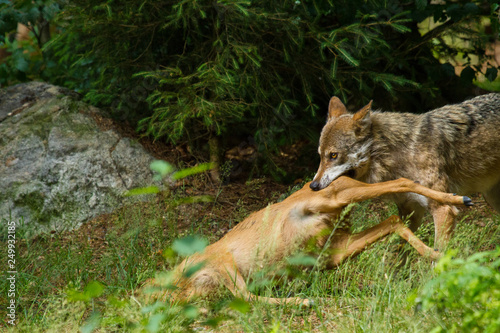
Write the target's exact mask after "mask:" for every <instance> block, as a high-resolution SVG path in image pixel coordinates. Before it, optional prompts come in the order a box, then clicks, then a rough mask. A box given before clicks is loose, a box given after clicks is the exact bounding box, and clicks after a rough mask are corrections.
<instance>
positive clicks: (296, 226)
mask: <svg viewBox="0 0 500 333" xmlns="http://www.w3.org/2000/svg"><path fill="white" fill-rule="evenodd" d="M309 185H310V184H309V183H308V184H306V185H305V186H304V187H303V188H302V189H301V190H299V191H297V192H295V193H294V194H292V195H291V196H289V197H288V198H287V199H285V200H284V201H282V202H280V203H276V204H273V205H269V206H268V207H266V208H264V209H262V210H260V211H258V212H254V213H252V214H250V216H248V217H247V218H246V219H245V220H244V221H243V222H241V223H239V224H238V225H237V226H236V227H235V228H233V229H232V230H231V231H230V232H229V233H227V234H226V235H225V236H224V237H223V238H222V239H220V240H219V241H218V242H216V243H214V244H212V245H210V246H208V247H207V248H206V249H205V250H204V251H203V252H202V253H197V254H195V255H193V256H191V257H189V258H187V259H185V260H184V261H183V262H182V263H181V264H180V265H179V266H177V267H176V268H175V269H174V271H173V284H174V285H175V286H176V287H177V289H176V290H174V291H162V292H160V293H156V294H155V295H153V297H155V298H162V299H163V300H170V301H177V300H179V301H186V300H189V299H191V298H193V297H196V296H205V295H210V294H212V293H214V291H215V290H216V289H217V288H218V287H219V285H221V284H222V285H224V286H226V287H227V288H228V289H229V290H230V291H231V292H232V293H233V294H234V295H237V296H240V297H244V298H246V299H250V300H255V299H256V300H261V301H265V302H268V303H281V302H292V303H297V304H304V305H308V304H309V301H308V300H304V299H299V298H294V297H292V298H284V299H281V298H268V297H259V296H255V295H252V294H251V293H249V292H248V290H247V287H246V280H247V278H248V277H250V276H251V275H252V273H253V272H256V271H259V270H262V268H264V267H272V266H273V265H276V264H280V263H282V262H283V260H284V259H285V258H286V257H288V256H290V255H291V254H293V253H294V252H295V251H297V250H298V249H299V248H301V247H302V246H304V244H305V243H306V242H307V241H309V240H311V239H312V238H313V237H317V236H318V235H320V234H321V235H324V234H325V231H326V230H332V228H333V226H334V222H335V220H336V219H337V218H338V217H339V215H340V213H341V211H342V209H343V208H344V207H345V206H347V205H348V204H350V203H352V202H358V201H362V200H366V199H370V198H374V197H377V196H380V195H383V194H387V193H399V192H409V191H411V192H415V193H419V194H421V195H425V196H428V197H430V198H432V199H434V200H436V201H438V202H441V203H447V204H453V205H461V204H463V202H464V197H460V196H453V195H452V194H446V193H441V192H437V191H434V190H430V189H428V188H426V187H423V186H421V185H418V184H416V183H414V182H412V181H410V180H407V179H398V180H394V181H389V182H385V183H378V184H365V183H362V182H359V181H356V180H353V179H351V178H348V177H340V178H338V179H337V180H336V181H334V182H333V183H332V184H331V185H330V186H328V187H327V188H326V189H325V190H323V191H319V192H314V191H312V190H311V189H310V188H309ZM390 233H398V234H399V235H400V236H402V237H403V238H404V239H406V240H407V241H409V242H410V244H411V245H412V246H413V247H414V248H415V249H417V251H418V252H419V253H420V254H422V255H426V256H429V257H431V258H437V255H438V253H436V252H435V251H433V250H432V249H430V248H429V247H427V246H426V245H425V244H423V243H422V242H421V241H420V240H419V239H418V238H417V237H416V236H415V235H413V233H412V232H411V231H410V230H409V229H408V228H407V227H405V226H404V224H403V223H402V222H401V220H400V219H399V218H398V217H397V216H392V217H390V218H389V219H387V220H386V221H384V222H382V223H380V224H379V225H377V226H375V227H372V228H370V229H368V230H365V231H363V232H361V233H359V234H352V233H350V232H349V230H348V229H341V230H336V231H335V232H334V234H333V235H332V236H331V245H330V248H331V249H332V250H333V251H332V253H334V255H332V256H331V257H330V259H329V264H330V266H336V265H338V264H339V263H340V262H341V261H342V260H344V259H346V258H347V257H349V256H352V255H354V254H357V253H359V252H361V251H362V250H363V249H364V248H365V247H367V246H368V245H370V244H372V243H373V242H376V241H377V240H378V239H380V238H381V237H383V236H386V235H388V234H390ZM327 238H328V235H326V236H320V237H319V238H318V240H317V242H318V245H319V246H323V245H324V244H325V242H326V240H327ZM199 263H203V264H204V265H203V267H202V268H201V269H199V270H198V271H196V273H194V274H193V275H192V276H190V277H186V276H185V275H184V274H183V272H185V271H186V269H188V268H189V267H192V265H196V264H199ZM148 284H149V285H151V284H152V285H159V284H161V282H160V281H155V280H153V281H151V282H149V283H148Z"/></svg>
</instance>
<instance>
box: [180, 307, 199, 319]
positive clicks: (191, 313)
mask: <svg viewBox="0 0 500 333" xmlns="http://www.w3.org/2000/svg"><path fill="white" fill-rule="evenodd" d="M182 314H183V315H184V316H185V317H186V318H189V319H196V317H198V315H199V314H200V311H199V310H198V308H197V307H196V306H194V305H191V304H187V305H184V307H183V308H182Z"/></svg>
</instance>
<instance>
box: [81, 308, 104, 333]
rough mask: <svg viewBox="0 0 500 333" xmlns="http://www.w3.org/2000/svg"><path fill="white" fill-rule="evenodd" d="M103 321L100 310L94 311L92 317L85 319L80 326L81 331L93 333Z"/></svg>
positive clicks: (82, 332)
mask: <svg viewBox="0 0 500 333" xmlns="http://www.w3.org/2000/svg"><path fill="white" fill-rule="evenodd" d="M100 323H101V315H100V314H99V313H98V312H94V313H92V315H90V318H89V319H87V321H85V324H83V326H82V327H80V332H81V333H92V332H93V331H94V330H95V329H96V328H98V327H99V324H100Z"/></svg>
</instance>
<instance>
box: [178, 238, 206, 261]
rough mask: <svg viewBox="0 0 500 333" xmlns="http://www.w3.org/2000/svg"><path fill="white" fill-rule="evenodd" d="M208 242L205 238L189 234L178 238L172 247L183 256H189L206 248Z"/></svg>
mask: <svg viewBox="0 0 500 333" xmlns="http://www.w3.org/2000/svg"><path fill="white" fill-rule="evenodd" d="M207 244H208V242H207V241H206V240H205V239H204V238H200V237H197V236H187V237H184V238H181V239H176V240H175V241H174V243H173V244H172V249H173V250H174V251H175V252H177V253H178V254H179V255H181V256H189V255H192V254H193V253H196V252H201V251H203V250H204V249H205V247H206V246H207Z"/></svg>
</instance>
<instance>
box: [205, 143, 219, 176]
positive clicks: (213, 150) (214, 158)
mask: <svg viewBox="0 0 500 333" xmlns="http://www.w3.org/2000/svg"><path fill="white" fill-rule="evenodd" d="M208 147H209V151H210V163H212V165H213V168H212V169H211V170H210V177H211V178H212V180H213V181H214V182H219V181H220V149H219V138H218V137H217V136H216V135H215V134H211V135H210V138H209V139H208Z"/></svg>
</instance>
